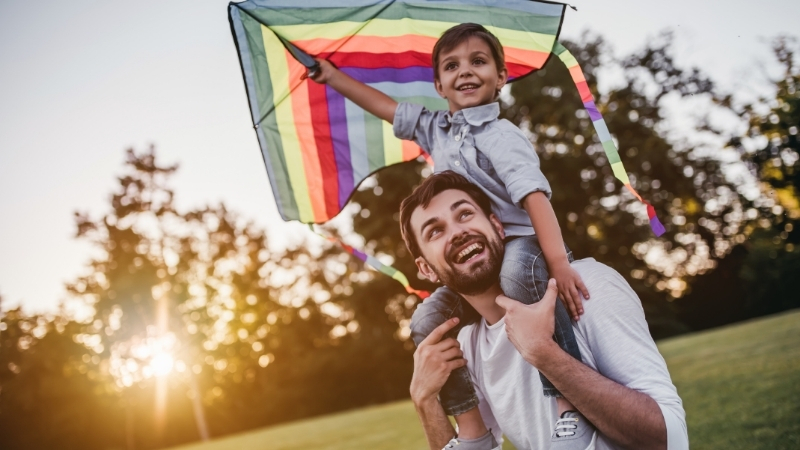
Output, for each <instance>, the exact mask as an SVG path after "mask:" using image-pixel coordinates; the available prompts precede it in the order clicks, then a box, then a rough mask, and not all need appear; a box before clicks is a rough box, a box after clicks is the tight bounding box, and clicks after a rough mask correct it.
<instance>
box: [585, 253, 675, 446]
mask: <svg viewBox="0 0 800 450" xmlns="http://www.w3.org/2000/svg"><path fill="white" fill-rule="evenodd" d="M573 267H575V268H576V269H577V270H578V273H579V274H580V275H581V277H582V278H583V281H584V283H586V286H589V287H590V292H591V295H592V299H591V300H590V301H588V302H585V303H584V308H585V310H586V312H585V314H584V315H583V317H582V318H581V320H580V321H579V322H578V323H577V325H576V327H577V330H576V331H577V332H576V338H577V339H578V344H579V346H580V349H581V353H582V355H583V359H584V362H586V363H587V364H588V365H590V366H592V365H593V366H594V368H595V369H596V370H597V371H598V372H600V373H601V374H603V376H605V377H607V378H609V379H611V380H613V381H616V382H617V383H619V384H621V385H623V386H626V387H628V388H631V389H634V390H636V391H638V392H642V393H644V394H646V395H648V396H649V397H650V398H652V399H653V400H655V401H656V403H657V404H658V406H659V408H660V409H661V413H662V415H663V416H664V423H665V425H666V428H667V449H668V450H688V448H689V437H688V433H687V429H686V413H685V411H684V409H683V402H682V401H681V398H680V397H679V396H678V391H677V389H676V388H675V385H674V384H672V380H671V379H670V375H669V371H668V370H667V364H666V362H665V361H664V358H663V357H662V356H661V354H660V353H659V352H658V348H657V347H656V344H655V342H653V338H652V337H651V336H650V332H649V330H648V328H647V322H646V321H645V317H644V310H643V309H642V306H641V302H640V301H639V298H638V296H637V295H636V293H635V292H634V291H633V289H632V288H631V287H630V285H629V284H628V283H627V282H626V281H625V279H624V278H622V276H621V275H620V274H619V273H617V272H616V271H615V270H613V269H611V268H610V267H608V266H606V265H603V264H600V263H598V262H596V261H591V262H589V261H586V260H584V261H578V262H576V263H574V265H573ZM587 269H588V270H587Z"/></svg>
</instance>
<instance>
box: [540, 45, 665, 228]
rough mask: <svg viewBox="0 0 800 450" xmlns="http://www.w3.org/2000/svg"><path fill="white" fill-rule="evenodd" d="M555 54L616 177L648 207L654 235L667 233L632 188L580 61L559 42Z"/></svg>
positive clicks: (649, 207) (648, 204)
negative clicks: (570, 80) (565, 68)
mask: <svg viewBox="0 0 800 450" xmlns="http://www.w3.org/2000/svg"><path fill="white" fill-rule="evenodd" d="M553 53H555V54H556V55H558V59H560V60H561V62H563V63H564V65H565V66H567V69H568V70H569V74H570V76H571V77H572V81H573V82H574V83H575V86H576V87H577V88H578V93H579V94H580V96H581V101H582V102H583V107H584V108H586V111H587V112H588V113H589V118H590V119H591V120H592V125H594V130H595V132H597V137H599V138H600V143H601V144H602V145H603V150H604V151H605V153H606V158H608V163H609V164H611V170H613V171H614V177H615V178H616V179H618V180H619V181H621V182H622V184H624V185H625V187H626V188H627V189H628V191H630V193H631V194H633V195H634V197H636V198H637V199H639V201H640V202H642V203H644V204H645V205H646V206H647V217H648V219H650V228H651V229H652V230H653V233H654V234H655V235H656V236H661V235H662V234H664V232H665V231H666V230H665V229H664V225H663V224H662V223H661V221H659V220H658V217H657V216H656V210H655V208H653V205H651V204H650V203H647V202H646V201H645V200H644V199H643V198H642V196H641V195H639V193H638V192H636V189H634V188H633V186H631V180H630V179H629V178H628V172H626V171H625V167H623V166H622V160H620V158H619V151H617V146H616V145H615V144H614V140H613V139H612V138H611V133H609V132H608V126H606V121H605V120H603V116H602V115H601V114H600V111H598V110H597V105H595V104H594V97H593V96H592V93H591V91H589V85H588V84H587V83H586V77H585V76H584V75H583V70H581V66H579V65H578V60H576V59H575V57H574V56H572V53H570V52H569V50H567V49H566V47H564V46H563V45H561V44H560V43H558V42H557V43H556V45H555V47H554V48H553Z"/></svg>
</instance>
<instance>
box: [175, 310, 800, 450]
mask: <svg viewBox="0 0 800 450" xmlns="http://www.w3.org/2000/svg"><path fill="white" fill-rule="evenodd" d="M799 328H800V311H792V312H788V313H784V314H781V315H777V316H772V317H769V318H766V319H760V320H754V321H751V322H747V323H743V324H737V325H733V326H728V327H723V328H719V329H716V330H712V331H708V332H703V333H697V334H692V335H687V336H681V337H678V338H674V339H668V340H664V341H661V342H659V349H660V350H661V353H662V354H663V355H664V358H665V359H666V360H667V364H668V365H669V368H670V373H671V374H672V379H673V381H674V383H675V385H676V386H677V387H678V392H679V393H680V395H681V397H682V398H683V401H684V407H685V408H686V415H687V421H688V425H689V441H690V444H691V448H692V449H694V450H703V449H726V450H737V449H741V450H755V449H770V450H780V449H793V450H794V449H800V420H799V419H800V329H799ZM424 448H426V447H425V439H424V437H423V435H422V430H421V428H420V425H419V422H418V420H417V417H416V414H415V413H414V408H413V407H412V405H411V404H410V403H409V402H408V401H403V402H396V403H390V404H386V405H381V406H376V407H371V408H364V409H360V410H356V411H350V412H345V413H340V414H334V415H330V416H325V417H321V418H316V419H310V420H305V421H301V422H295V423H291V424H287V425H281V426H276V427H271V428H264V429H261V430H258V431H253V432H250V433H246V434H240V435H236V436H231V437H227V438H221V439H219V440H215V441H212V442H208V443H204V444H192V445H186V446H181V447H177V448H175V450H178V449H180V450H250V449H253V450H255V449H270V450H272V449H274V450H295V449H296V450H301V449H302V450H306V449H315V450H316V449H320V450H344V449H348V450H349V449H369V450H405V449H424ZM511 448H513V447H511V446H510V445H507V446H506V449H511Z"/></svg>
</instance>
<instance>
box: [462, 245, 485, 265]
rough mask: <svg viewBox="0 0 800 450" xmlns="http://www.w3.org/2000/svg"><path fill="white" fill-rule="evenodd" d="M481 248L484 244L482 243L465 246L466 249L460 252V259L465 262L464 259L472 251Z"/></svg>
mask: <svg viewBox="0 0 800 450" xmlns="http://www.w3.org/2000/svg"><path fill="white" fill-rule="evenodd" d="M481 248H482V246H481V245H480V244H472V245H470V246H469V247H467V248H465V249H464V250H461V251H460V252H459V253H458V261H460V262H464V261H463V260H464V258H466V256H467V255H469V254H470V253H471V252H473V251H475V250H479V249H481Z"/></svg>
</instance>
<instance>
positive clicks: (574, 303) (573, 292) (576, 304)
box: [550, 263, 589, 321]
mask: <svg viewBox="0 0 800 450" xmlns="http://www.w3.org/2000/svg"><path fill="white" fill-rule="evenodd" d="M550 276H552V277H553V278H555V280H556V286H557V287H558V292H559V293H560V294H561V300H562V301H563V302H564V306H565V307H566V308H567V312H568V313H569V316H570V317H572V318H573V319H574V320H575V321H578V320H579V319H580V315H581V314H583V299H581V295H582V296H583V298H585V299H586V300H588V299H589V290H588V289H586V285H585V284H583V280H581V276H580V275H578V272H577V271H576V270H575V269H573V268H572V266H570V265H569V263H566V264H563V265H560V266H556V267H553V268H552V269H551V270H550Z"/></svg>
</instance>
